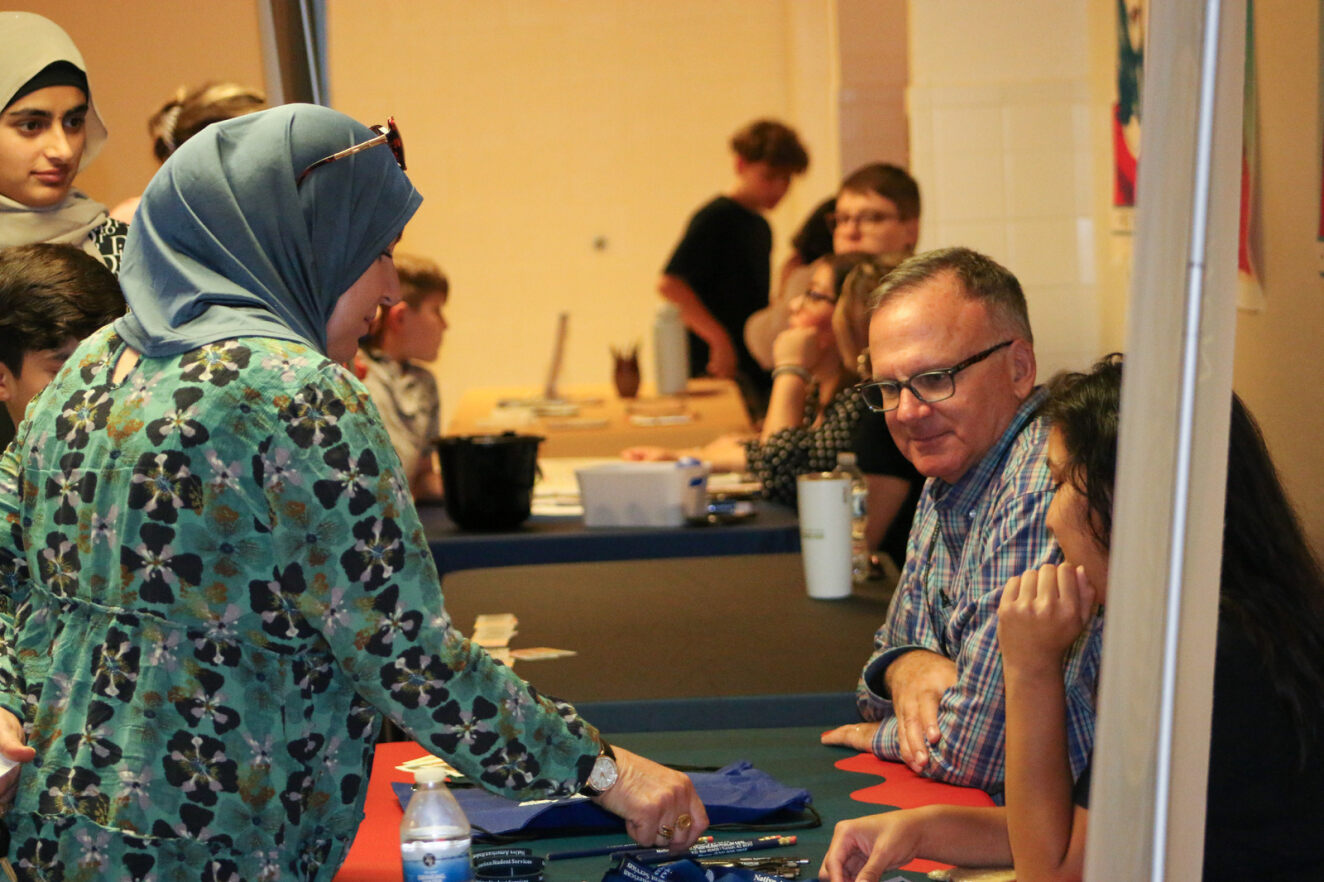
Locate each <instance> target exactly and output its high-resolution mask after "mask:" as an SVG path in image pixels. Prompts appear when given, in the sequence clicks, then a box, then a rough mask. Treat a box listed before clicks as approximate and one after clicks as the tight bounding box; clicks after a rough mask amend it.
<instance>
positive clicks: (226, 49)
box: [9, 0, 263, 205]
mask: <svg viewBox="0 0 1324 882" xmlns="http://www.w3.org/2000/svg"><path fill="white" fill-rule="evenodd" d="M24 6H26V4H24ZM9 8H15V7H9ZM19 8H22V7H19ZM27 8H28V9H30V10H31V11H33V12H38V13H40V14H41V15H44V16H46V17H47V18H49V19H51V20H52V21H54V22H56V23H57V24H59V25H60V27H62V28H64V29H65V31H67V32H68V34H69V36H70V37H72V38H73V41H74V43H75V44H76V45H77V46H78V49H79V51H80V52H82V53H83V60H84V61H86V62H87V67H88V73H89V81H90V84H91V87H92V93H93V100H95V101H96V105H97V110H98V111H99V112H100V113H101V116H102V118H103V119H104V120H105V123H106V126H107V128H109V129H110V139H109V140H108V141H107V142H106V147H105V149H104V150H102V152H101V154H100V155H99V156H98V157H97V158H96V160H95V161H94V162H93V163H92V165H90V166H89V167H88V168H87V170H86V171H85V172H83V173H82V174H81V175H79V177H78V187H79V188H80V189H81V190H83V191H85V192H86V193H88V194H89V195H90V196H92V197H93V198H95V199H97V200H98V201H100V202H104V203H106V204H107V205H114V204H115V203H117V202H119V201H120V200H122V199H125V198H128V197H129V196H135V195H137V194H138V193H141V192H142V189H143V187H144V186H146V185H147V181H148V180H149V179H151V176H152V174H153V173H155V171H156V169H157V164H156V159H155V157H154V156H153V155H152V145H151V142H150V141H149V140H148V137H147V119H148V117H150V116H151V115H152V114H153V113H155V112H156V111H157V110H158V109H159V108H160V107H161V105H162V104H164V103H165V102H166V101H167V100H169V98H170V96H171V95H172V94H173V93H174V91H175V89H176V88H178V87H179V86H181V85H195V84H199V83H203V82H206V81H208V80H235V81H237V82H241V83H244V84H248V85H254V86H258V87H261V86H262V84H263V73H262V56H261V51H260V48H259V40H258V19H257V3H256V0H209V2H207V3H180V2H177V0H134V2H133V3H131V4H130V3H124V4H115V3H109V4H108V3H106V2H104V0H42V2H41V3H40V4H37V5H36V6H35V7H32V6H27Z"/></svg>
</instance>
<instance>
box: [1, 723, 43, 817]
mask: <svg viewBox="0 0 1324 882" xmlns="http://www.w3.org/2000/svg"><path fill="white" fill-rule="evenodd" d="M0 754H3V755H4V756H5V758H6V759H9V760H12V761H14V762H16V763H19V765H17V766H14V767H13V768H12V769H10V770H9V771H8V772H5V773H4V774H3V775H0V808H8V807H9V805H10V803H12V802H13V801H14V791H15V790H16V789H17V788H18V776H19V772H20V771H21V770H22V768H23V766H22V764H23V763H26V762H31V761H32V758H33V757H35V756H36V755H37V752H36V751H35V750H33V749H32V748H31V747H28V746H27V745H26V744H24V743H23V724H22V723H21V722H19V719H18V717H16V716H14V715H13V714H11V713H10V712H9V711H7V710H5V709H4V708H0Z"/></svg>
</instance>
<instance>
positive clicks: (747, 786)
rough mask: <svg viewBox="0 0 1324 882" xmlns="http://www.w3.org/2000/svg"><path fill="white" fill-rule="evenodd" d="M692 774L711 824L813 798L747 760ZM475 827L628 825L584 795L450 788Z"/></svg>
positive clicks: (535, 831) (747, 819)
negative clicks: (525, 795) (521, 798)
mask: <svg viewBox="0 0 1324 882" xmlns="http://www.w3.org/2000/svg"><path fill="white" fill-rule="evenodd" d="M690 779H691V780H692V781H693V782H694V789H695V791H696V792H697V793H698V795H699V799H700V800H702V801H703V807H704V808H705V809H706V810H707V812H708V822H709V823H710V824H752V823H757V822H761V821H769V820H771V819H772V817H773V816H792V818H793V819H794V820H798V819H799V818H798V816H799V814H800V813H802V812H804V811H805V809H806V808H808V806H809V804H810V803H811V802H813V797H812V796H811V795H810V793H809V791H808V790H804V789H802V788H796V787H787V786H786V785H784V784H782V783H780V782H778V781H777V780H776V779H775V778H773V777H772V776H771V775H769V774H768V773H767V772H762V771H759V770H758V769H756V768H754V766H753V765H752V764H751V763H750V762H749V761H747V760H739V761H737V762H734V763H731V764H730V765H728V766H725V767H723V768H721V769H718V770H717V771H716V772H692V773H690ZM392 786H393V787H394V788H395V793H396V797H397V798H398V799H399V800H400V805H401V806H402V807H403V806H406V805H408V803H409V796H410V793H411V792H412V790H411V785H409V784H393V785H392ZM451 793H452V794H453V795H454V796H455V799H456V800H457V801H458V802H459V803H460V808H462V809H464V814H465V816H466V817H467V818H468V819H469V823H470V824H471V825H472V826H473V828H474V838H475V839H481V838H483V837H484V836H506V835H510V834H526V835H530V836H536V835H540V834H541V835H553V834H555V835H565V834H567V833H607V832H612V831H617V830H623V829H625V823H624V822H623V821H622V820H621V819H620V818H618V817H616V816H615V815H613V814H612V813H611V812H608V811H607V810H605V809H602V808H599V807H598V806H597V805H596V804H594V803H593V802H590V801H589V800H588V799H586V798H584V797H582V796H573V797H569V798H566V799H547V800H537V801H534V802H525V803H517V802H511V801H510V800H508V799H504V798H502V797H500V796H496V795H494V794H491V793H488V792H487V791H486V790H479V789H477V788H458V789H454V790H452V791H451Z"/></svg>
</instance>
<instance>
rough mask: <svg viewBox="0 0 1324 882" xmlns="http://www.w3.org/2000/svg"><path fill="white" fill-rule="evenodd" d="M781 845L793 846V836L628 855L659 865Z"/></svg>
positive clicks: (637, 859) (765, 837)
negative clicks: (672, 851) (678, 850)
mask: <svg viewBox="0 0 1324 882" xmlns="http://www.w3.org/2000/svg"><path fill="white" fill-rule="evenodd" d="M783 845H795V837H794V836H760V837H759V838H758V839H731V840H727V841H725V842H705V843H701V844H696V845H692V846H690V850H689V851H682V852H679V853H674V854H673V853H667V852H664V853H662V854H640V855H630V857H632V858H633V859H634V860H635V861H637V862H639V863H641V864H660V863H662V862H664V861H679V860H684V859H685V858H691V857H717V856H718V855H723V854H742V853H744V852H747V851H761V850H762V849H765V848H780V847H782V846H783Z"/></svg>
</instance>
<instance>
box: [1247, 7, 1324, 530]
mask: <svg viewBox="0 0 1324 882" xmlns="http://www.w3.org/2000/svg"><path fill="white" fill-rule="evenodd" d="M1318 9H1319V7H1318V5H1317V4H1314V3H1298V2H1292V3H1282V2H1260V3H1256V4H1255V21H1254V27H1255V40H1256V44H1257V45H1258V47H1259V52H1258V53H1257V56H1256V62H1257V65H1256V76H1257V77H1258V80H1259V91H1258V100H1259V112H1260V140H1259V148H1260V162H1259V172H1260V215H1259V216H1260V220H1261V223H1262V225H1263V226H1262V233H1263V245H1264V247H1263V251H1262V257H1261V261H1262V263H1261V267H1260V269H1261V279H1262V281H1263V285H1264V295H1265V308H1264V310H1263V311H1262V312H1258V313H1249V312H1244V311H1242V312H1240V313H1238V321H1237V354H1236V373H1235V380H1234V383H1235V388H1236V389H1237V391H1238V392H1240V393H1241V395H1242V396H1243V397H1244V398H1245V400H1246V403H1247V404H1249V405H1250V407H1251V409H1252V410H1253V411H1254V412H1255V415H1256V416H1257V417H1258V418H1259V420H1260V423H1261V425H1262V427H1263V429H1264V432H1265V435H1266V437H1267V438H1268V441H1269V446H1270V449H1271V450H1272V451H1273V455H1274V459H1275V461H1276V462H1277V465H1278V468H1279V470H1280V472H1281V473H1282V475H1283V478H1284V480H1285V482H1286V484H1287V487H1288V490H1289V492H1290V493H1291V495H1292V499H1293V501H1294V502H1295V503H1296V505H1297V508H1298V510H1299V511H1300V513H1301V515H1302V517H1303V520H1304V521H1305V525H1306V529H1307V531H1308V533H1309V535H1310V536H1311V538H1312V540H1313V541H1314V544H1315V546H1316V547H1317V548H1319V549H1324V499H1321V498H1320V497H1321V491H1324V457H1321V455H1320V452H1319V450H1320V439H1321V438H1324V407H1321V403H1322V402H1324V392H1322V391H1321V386H1322V385H1324V362H1322V361H1321V347H1320V343H1319V341H1320V334H1321V329H1324V285H1321V278H1320V267H1321V262H1320V260H1319V259H1318V257H1317V254H1318V253H1319V251H1318V249H1317V246H1316V231H1317V229H1318V226H1319V216H1320V196H1319V194H1320V140H1319V139H1320V122H1321V121H1320V117H1319V106H1320V105H1319V92H1318V90H1319V76H1320V57H1319V45H1318V42H1317V40H1318V33H1319V24H1320V23H1319V21H1318Z"/></svg>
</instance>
